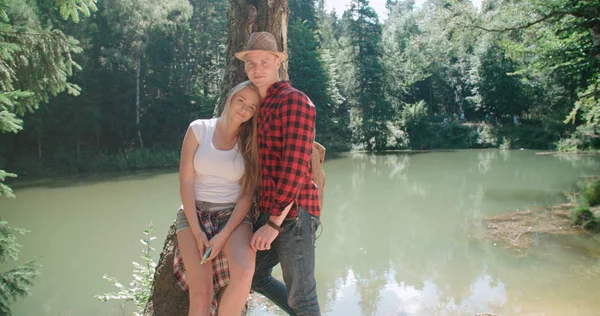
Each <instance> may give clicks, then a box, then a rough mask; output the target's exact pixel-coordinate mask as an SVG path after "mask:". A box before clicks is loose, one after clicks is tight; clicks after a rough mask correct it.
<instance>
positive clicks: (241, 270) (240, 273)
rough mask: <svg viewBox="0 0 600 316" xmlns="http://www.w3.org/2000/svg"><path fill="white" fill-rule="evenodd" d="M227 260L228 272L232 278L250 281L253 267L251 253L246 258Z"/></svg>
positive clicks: (253, 257) (253, 258)
mask: <svg viewBox="0 0 600 316" xmlns="http://www.w3.org/2000/svg"><path fill="white" fill-rule="evenodd" d="M250 252H251V251H250ZM227 260H228V262H229V271H230V272H231V277H232V278H238V279H244V280H249V281H251V280H252V277H253V276H254V266H255V256H254V255H253V253H251V254H248V255H246V256H236V258H235V259H233V260H230V259H229V258H228V259H227Z"/></svg>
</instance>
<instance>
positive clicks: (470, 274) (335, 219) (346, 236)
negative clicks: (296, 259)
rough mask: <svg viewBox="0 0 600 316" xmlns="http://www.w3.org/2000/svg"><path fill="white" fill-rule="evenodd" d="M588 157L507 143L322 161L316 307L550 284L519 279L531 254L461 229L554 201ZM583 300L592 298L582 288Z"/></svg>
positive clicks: (481, 300)
mask: <svg viewBox="0 0 600 316" xmlns="http://www.w3.org/2000/svg"><path fill="white" fill-rule="evenodd" d="M589 167H590V168H589V169H588V170H575V169H574V167H573V166H572V165H565V164H564V163H562V161H561V160H559V159H557V158H556V157H551V156H543V157H540V156H535V155H534V154H533V153H531V152H508V151H481V152H475V154H474V152H455V153H427V154H419V155H408V154H401V155H383V156H374V155H353V156H352V157H351V158H350V159H342V160H336V161H331V162H329V163H328V165H326V170H327V172H328V173H327V176H328V188H327V197H326V205H325V210H324V214H323V224H324V234H323V237H322V238H321V239H319V241H318V247H317V255H318V257H317V258H318V263H317V264H318V267H317V270H318V271H317V278H318V282H319V288H320V291H321V293H320V295H321V297H323V298H324V300H323V303H322V304H323V306H324V311H326V312H327V313H329V314H332V315H457V314H459V315H461V314H474V313H479V312H487V311H494V312H500V313H507V312H508V313H509V314H510V313H520V312H522V311H526V310H528V308H529V307H527V306H529V305H530V302H529V299H530V298H529V297H528V295H526V294H523V293H522V292H521V289H522V288H524V287H525V288H535V290H536V291H541V292H542V293H544V292H546V293H547V292H548V291H552V290H551V289H548V288H546V284H544V282H531V283H530V284H524V283H523V279H521V278H515V275H522V273H521V272H519V273H515V272H514V271H513V269H519V271H527V273H532V274H533V273H534V271H535V269H536V268H540V267H539V266H538V265H539V264H540V263H539V262H537V263H535V264H534V263H532V262H529V261H527V260H528V259H517V258H516V257H515V256H514V255H513V254H512V253H510V252H509V251H506V250H504V249H498V248H497V247H495V246H494V245H493V244H485V243H481V242H475V241H473V240H472V239H470V238H469V233H470V231H471V229H472V227H473V225H474V223H476V222H477V221H478V220H480V219H481V218H482V217H483V216H485V215H491V214H495V213H499V212H506V211H513V210H516V209H526V208H530V207H532V206H534V205H536V204H549V203H555V202H557V201H560V200H561V199H562V198H563V196H562V194H560V192H562V191H563V190H565V189H566V188H565V183H571V182H575V181H576V180H577V178H578V177H579V176H580V175H581V174H582V173H587V172H593V171H595V170H598V168H597V167H598V161H596V162H595V164H590V165H589ZM578 168H581V166H578ZM584 169H585V168H584ZM568 185H569V184H567V186H568ZM596 245H597V244H596ZM559 256H560V254H559ZM542 264H545V263H542ZM548 269H549V270H548V271H547V272H548V273H556V272H555V271H553V270H552V269H551V268H548ZM593 278H594V280H595V281H596V282H597V281H600V278H598V277H597V276H595V277H593ZM556 285H557V284H554V286H556ZM573 286H575V285H573ZM581 286H582V285H581V284H578V285H577V287H579V288H581ZM586 286H593V285H592V284H591V283H590V284H587V283H586V284H584V285H583V287H584V288H585V287H586ZM554 292H557V291H554ZM558 292H561V291H558ZM563 292H564V291H563ZM554 294H556V293H554ZM556 295H558V294H556ZM585 297H587V301H586V300H585ZM522 299H524V302H522ZM563 301H564V300H563ZM584 301H585V302H586V304H587V303H590V304H592V305H594V304H597V303H592V302H595V298H594V299H592V297H591V295H590V294H587V295H586V296H584ZM524 306H525V307H524ZM584 306H587V305H585V304H584Z"/></svg>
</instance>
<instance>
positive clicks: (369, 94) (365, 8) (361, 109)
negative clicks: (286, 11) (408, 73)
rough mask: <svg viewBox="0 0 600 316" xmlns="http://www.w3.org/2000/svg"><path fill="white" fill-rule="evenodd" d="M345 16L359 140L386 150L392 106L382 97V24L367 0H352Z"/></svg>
mask: <svg viewBox="0 0 600 316" xmlns="http://www.w3.org/2000/svg"><path fill="white" fill-rule="evenodd" d="M344 15H345V16H346V19H347V21H348V22H347V31H346V32H347V34H348V39H349V42H350V45H351V48H352V49H353V63H354V64H355V67H356V68H355V69H356V72H355V74H354V78H355V79H354V82H355V83H354V84H355V89H352V90H350V91H351V94H349V97H350V98H352V99H354V102H353V103H354V108H355V111H356V112H357V115H358V116H359V117H358V120H359V121H360V133H361V135H360V137H359V140H360V141H361V142H362V143H363V144H364V145H366V148H367V149H368V150H373V149H378V150H382V149H386V147H387V137H388V134H389V131H388V128H387V122H388V121H389V119H390V118H391V109H390V107H389V105H388V104H387V102H386V101H385V98H384V97H383V91H384V89H383V88H384V69H383V67H382V63H381V56H382V51H381V34H382V27H381V24H380V23H379V18H378V16H377V13H376V12H375V10H373V8H371V7H370V6H369V2H368V0H353V1H352V3H351V6H350V9H349V10H348V11H347V12H346V13H345V14H344Z"/></svg>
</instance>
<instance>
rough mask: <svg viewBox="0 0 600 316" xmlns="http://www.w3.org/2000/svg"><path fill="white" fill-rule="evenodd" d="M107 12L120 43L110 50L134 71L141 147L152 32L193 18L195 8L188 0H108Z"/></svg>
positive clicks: (136, 119) (119, 61)
mask: <svg viewBox="0 0 600 316" xmlns="http://www.w3.org/2000/svg"><path fill="white" fill-rule="evenodd" d="M104 9H105V10H104V12H105V14H106V15H107V18H108V24H109V25H110V26H111V28H112V30H113V32H114V33H115V37H116V38H117V39H118V43H117V45H115V46H114V47H113V49H112V50H111V52H112V55H113V56H112V57H113V58H114V59H115V60H117V61H118V62H117V63H118V64H121V65H123V66H125V67H126V68H127V69H128V70H129V71H131V72H134V73H135V84H134V85H133V87H134V88H135V101H134V104H135V107H134V108H135V126H136V134H137V139H138V142H139V145H140V147H142V148H144V141H143V138H142V133H141V129H140V118H141V116H142V115H143V110H144V109H142V108H141V105H140V104H141V102H143V101H142V100H140V99H141V96H142V95H141V91H140V89H141V84H142V83H141V78H142V61H143V59H144V58H145V55H144V54H145V52H146V48H147V47H148V45H149V43H150V41H149V39H150V35H151V33H152V32H153V31H157V30H167V29H169V28H172V27H174V26H175V25H177V23H181V22H183V21H186V20H187V19H189V18H190V16H191V14H192V7H191V6H190V4H189V2H188V1H187V0H170V1H159V0H107V1H106V2H105V3H104Z"/></svg>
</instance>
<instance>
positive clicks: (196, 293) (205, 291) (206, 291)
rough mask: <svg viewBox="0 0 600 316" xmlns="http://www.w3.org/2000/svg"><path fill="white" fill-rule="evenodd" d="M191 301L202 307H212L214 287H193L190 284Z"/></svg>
mask: <svg viewBox="0 0 600 316" xmlns="http://www.w3.org/2000/svg"><path fill="white" fill-rule="evenodd" d="M189 291H190V301H192V302H195V303H197V304H201V305H206V304H208V305H210V303H211V301H212V296H213V289H212V285H211V286H207V285H192V284H190V288H189Z"/></svg>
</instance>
